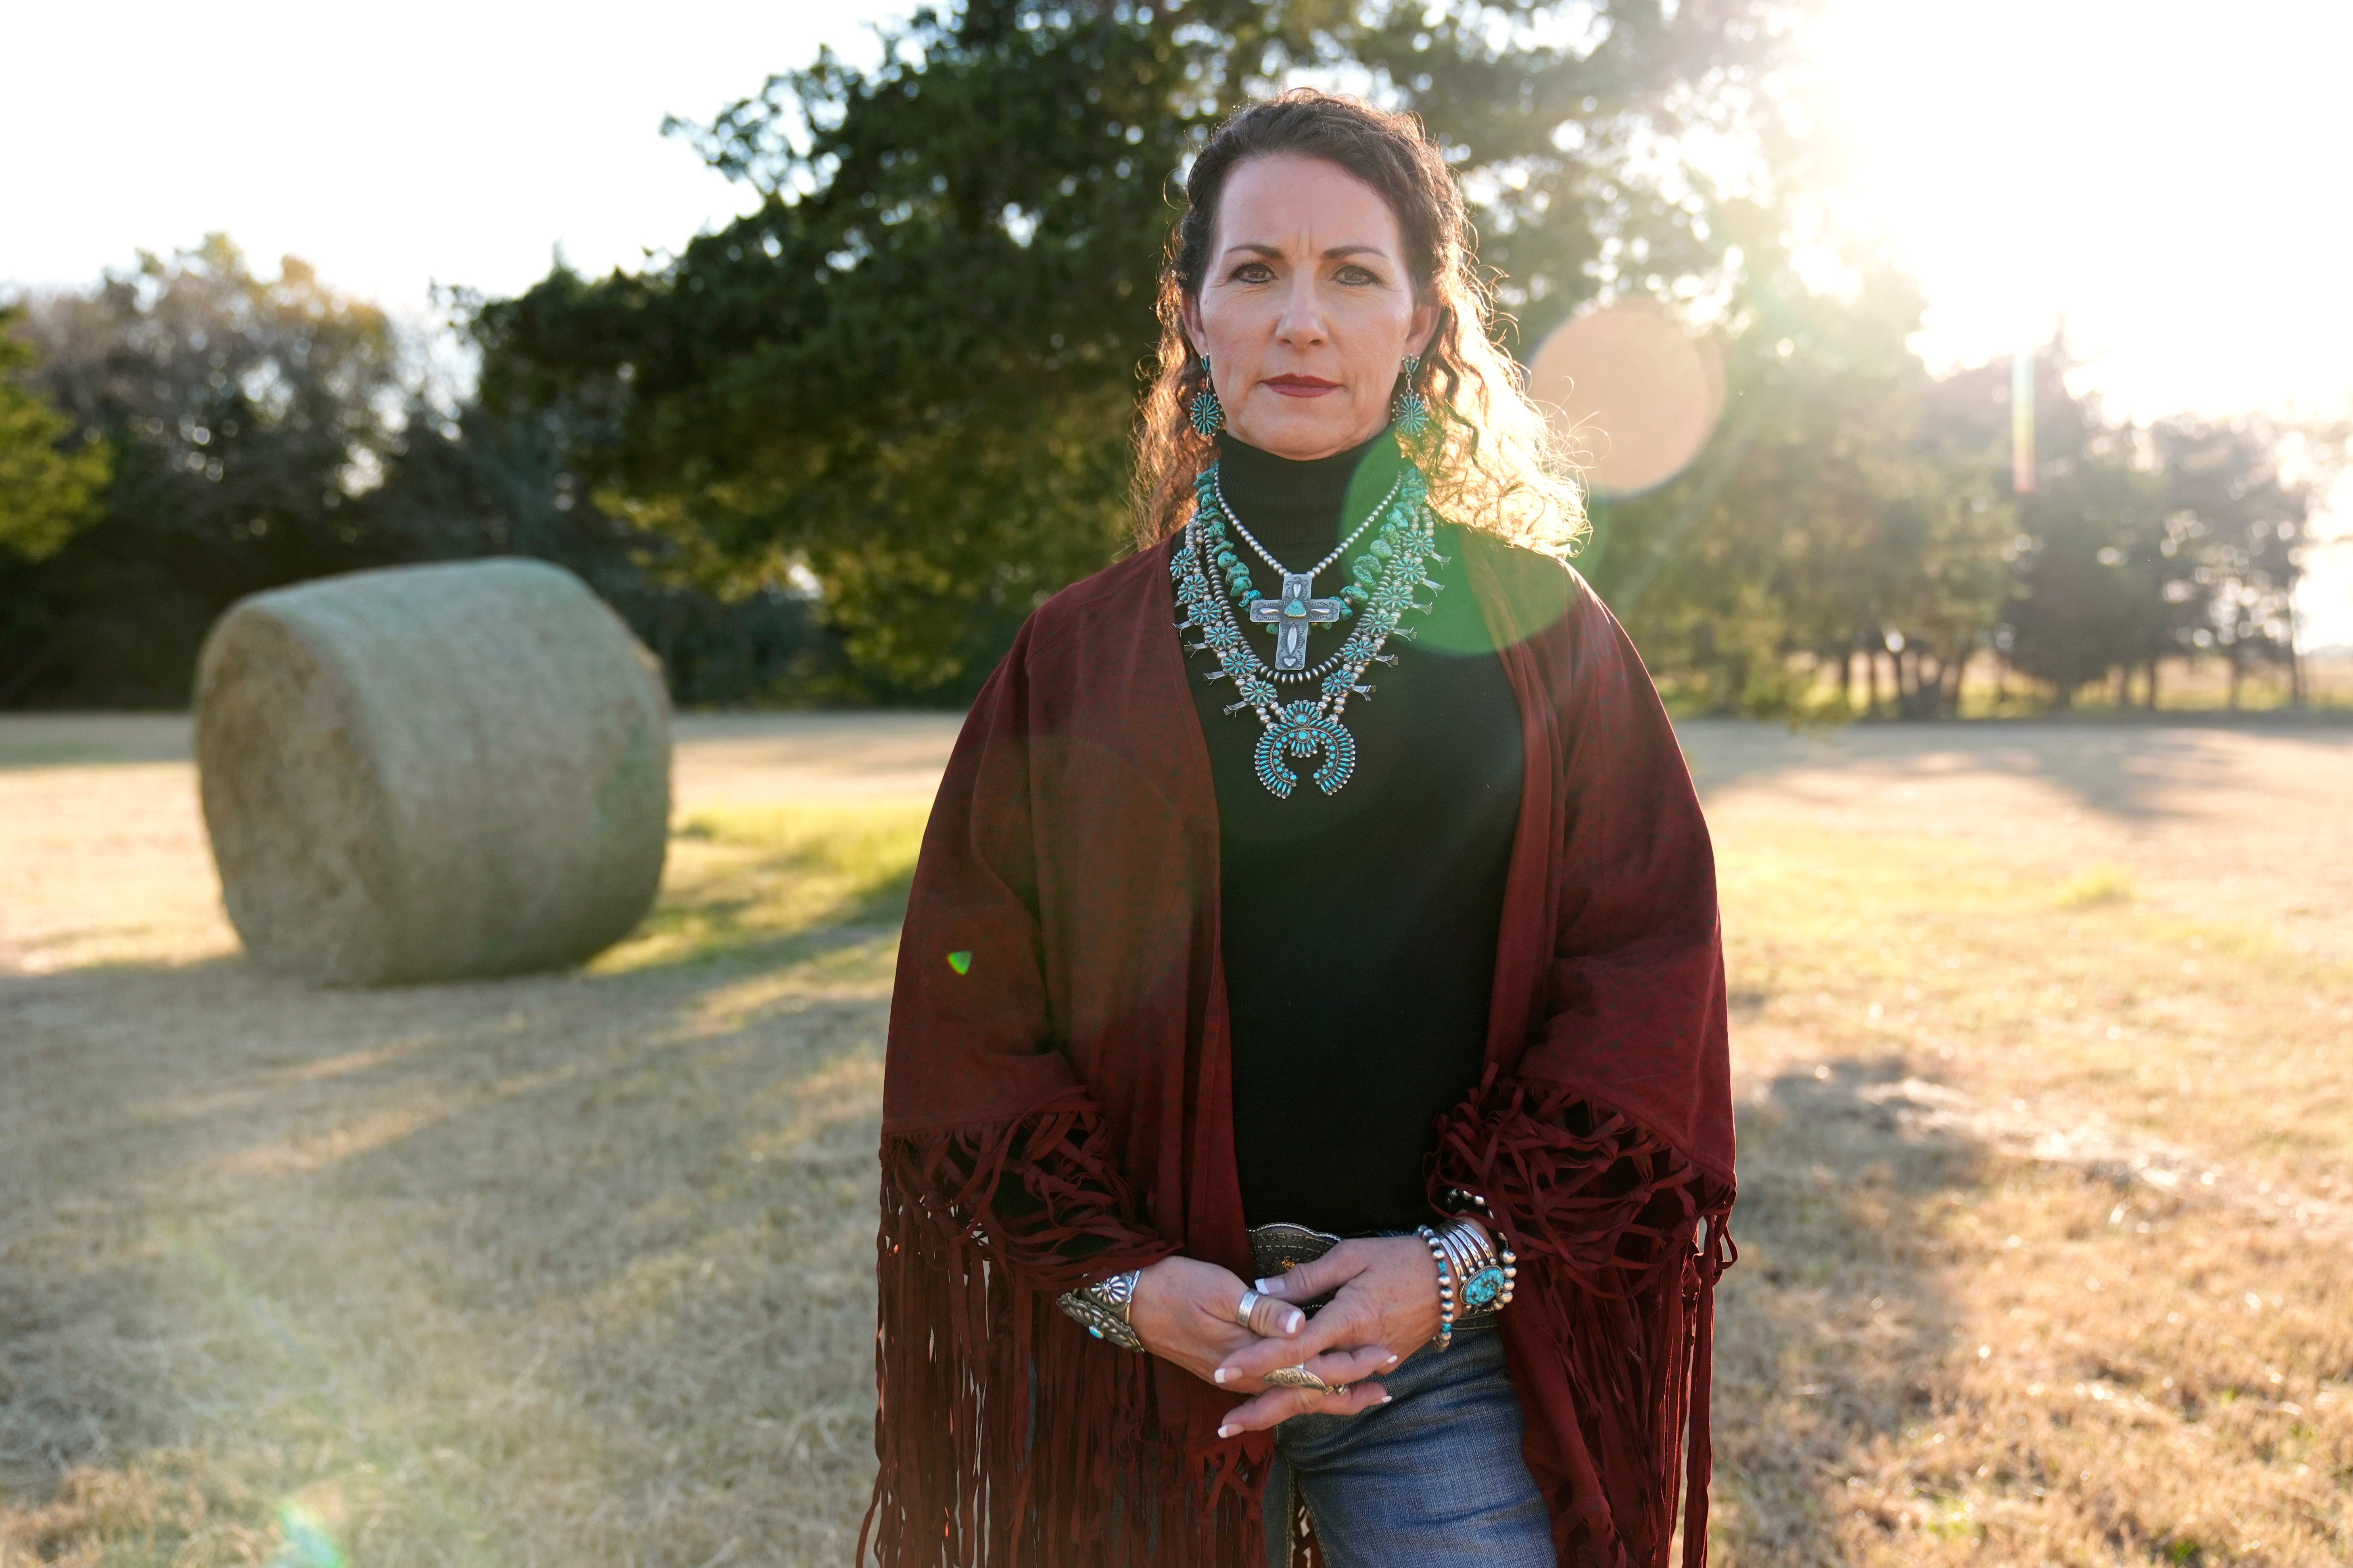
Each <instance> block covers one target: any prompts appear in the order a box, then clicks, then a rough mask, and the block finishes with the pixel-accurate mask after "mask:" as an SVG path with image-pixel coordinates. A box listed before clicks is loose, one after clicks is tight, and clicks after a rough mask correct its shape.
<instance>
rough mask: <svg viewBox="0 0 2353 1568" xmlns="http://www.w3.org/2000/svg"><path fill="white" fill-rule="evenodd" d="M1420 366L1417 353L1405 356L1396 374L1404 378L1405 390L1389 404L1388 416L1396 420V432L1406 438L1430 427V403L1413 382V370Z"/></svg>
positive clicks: (1409, 438) (1410, 437) (1417, 434)
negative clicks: (1401, 368)
mask: <svg viewBox="0 0 2353 1568" xmlns="http://www.w3.org/2000/svg"><path fill="white" fill-rule="evenodd" d="M1420 368H1421V356H1420V355H1419V354H1408V355H1406V356H1405V367H1404V369H1403V370H1401V371H1400V372H1399V373H1398V374H1400V375H1402V376H1403V377H1404V378H1405V390H1404V391H1402V392H1400V393H1398V395H1397V401H1396V402H1395V403H1392V404H1390V405H1389V417H1390V418H1391V419H1393V420H1395V421H1396V422H1397V427H1398V435H1400V436H1403V437H1406V438H1407V439H1408V440H1411V439H1413V438H1414V437H1417V436H1419V435H1420V434H1421V433H1422V432H1423V431H1424V430H1427V429H1429V428H1430V405H1429V403H1428V402H1427V401H1425V400H1424V399H1423V397H1422V395H1421V394H1420V393H1419V391H1417V390H1415V388H1414V384H1413V374H1414V372H1416V371H1418V370H1419V369H1420Z"/></svg>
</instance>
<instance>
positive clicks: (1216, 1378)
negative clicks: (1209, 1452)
mask: <svg viewBox="0 0 2353 1568" xmlns="http://www.w3.org/2000/svg"><path fill="white" fill-rule="evenodd" d="M1233 1374H1234V1369H1233V1368H1232V1367H1229V1366H1221V1367H1219V1369H1218V1370H1217V1371H1215V1372H1213V1373H1210V1374H1209V1381H1210V1382H1211V1383H1223V1382H1225V1381H1226V1379H1228V1378H1229V1377H1231V1376H1233ZM1224 1435H1225V1434H1223V1433H1219V1436H1224Z"/></svg>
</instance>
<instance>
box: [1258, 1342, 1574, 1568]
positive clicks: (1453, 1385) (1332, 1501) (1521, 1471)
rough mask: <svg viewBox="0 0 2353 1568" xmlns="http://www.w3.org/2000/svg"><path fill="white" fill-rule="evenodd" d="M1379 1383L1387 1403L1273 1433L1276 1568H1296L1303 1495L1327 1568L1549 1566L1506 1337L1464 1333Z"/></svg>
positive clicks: (1547, 1537)
mask: <svg viewBox="0 0 2353 1568" xmlns="http://www.w3.org/2000/svg"><path fill="white" fill-rule="evenodd" d="M1380 1383H1381V1386H1382V1387H1384V1388H1386V1389H1388V1393H1389V1402H1388V1404H1387V1405H1377V1406H1375V1407H1374V1408H1372V1409H1370V1410H1367V1411H1366V1412H1365V1413H1364V1414H1363V1415H1294V1416H1293V1417H1292V1418H1291V1419H1290V1420H1288V1421H1286V1422H1284V1423H1283V1424H1282V1426H1278V1427H1276V1428H1275V1429H1274V1433H1275V1450H1276V1454H1277V1460H1276V1463H1275V1466H1274V1469H1273V1472H1272V1474H1271V1476H1269V1478H1268V1481H1267V1489H1266V1521H1267V1531H1266V1535H1267V1542H1266V1545H1267V1563H1268V1565H1269V1568H1289V1563H1290V1561H1291V1553H1290V1546H1291V1541H1290V1533H1291V1519H1292V1510H1291V1508H1290V1506H1288V1505H1289V1502H1290V1500H1291V1499H1292V1497H1293V1489H1294V1488H1295V1489H1296V1496H1297V1498H1298V1499H1299V1500H1302V1501H1303V1502H1304V1503H1305V1504H1306V1508H1307V1513H1308V1517H1309V1518H1310V1519H1311V1520H1313V1521H1314V1528H1315V1538H1316V1540H1317V1541H1318V1542H1321V1543H1322V1546H1323V1549H1324V1563H1327V1564H1328V1565H1329V1568H1440V1565H1441V1564H1442V1565H1443V1568H1465V1564H1476V1565H1477V1568H1554V1559H1553V1552H1552V1525H1551V1522H1550V1519H1549V1517H1548V1516H1547V1514H1546V1511H1545V1505H1544V1498H1543V1496H1542V1495H1541V1494H1540V1493H1538V1492H1537V1490H1536V1483H1535V1479H1533V1478H1532V1477H1530V1476H1529V1474H1528V1466H1527V1461H1526V1460H1525V1459H1523V1458H1521V1457H1520V1427H1521V1415H1520V1396H1519V1393H1518V1391H1517V1390H1516V1389H1514V1387H1513V1386H1512V1380H1511V1378H1510V1376H1509V1375H1508V1374H1507V1373H1505V1371H1504V1336H1503V1335H1502V1334H1500V1333H1498V1332H1496V1331H1495V1329H1494V1328H1493V1325H1492V1324H1487V1325H1481V1326H1479V1327H1475V1328H1471V1329H1466V1330H1463V1331H1459V1332H1457V1333H1456V1334H1455V1336H1454V1348H1453V1349H1452V1350H1451V1351H1448V1352H1445V1353H1444V1354H1442V1355H1441V1354H1440V1353H1439V1352H1438V1351H1437V1350H1435V1349H1432V1348H1425V1349H1422V1350H1419V1351H1416V1352H1414V1353H1413V1354H1412V1355H1410V1356H1408V1357H1407V1358H1406V1359H1405V1361H1404V1362H1402V1363H1399V1365H1398V1369H1397V1370H1396V1371H1395V1372H1392V1373H1388V1374H1387V1375H1385V1376H1384V1377H1382V1378H1381V1380H1380Z"/></svg>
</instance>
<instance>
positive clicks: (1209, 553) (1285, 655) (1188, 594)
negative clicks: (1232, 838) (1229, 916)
mask: <svg viewBox="0 0 2353 1568" xmlns="http://www.w3.org/2000/svg"><path fill="white" fill-rule="evenodd" d="M1193 495H1194V501H1195V504H1194V508H1193V515H1192V517H1191V518H1190V519H1189V520H1188V521H1187V522H1186V524H1185V532H1184V536H1183V538H1182V539H1181V540H1180V541H1179V542H1178V544H1177V548H1176V552H1175V554H1174V555H1173V556H1171V557H1170V560H1169V568H1168V569H1169V575H1170V576H1171V577H1173V578H1174V579H1175V580H1176V603H1177V605H1179V607H1181V608H1182V609H1183V610H1184V612H1185V618H1184V619H1183V620H1180V621H1178V622H1177V623H1176V626H1177V629H1178V630H1180V631H1185V630H1192V631H1198V632H1199V633H1200V634H1201V640H1200V641H1199V642H1197V643H1187V644H1186V645H1185V651H1186V652H1187V654H1195V653H1200V652H1202V651H1204V650H1207V651H1208V652H1210V653H1214V654H1216V655H1217V656H1218V668H1215V669H1213V670H1210V671H1208V673H1206V674H1204V675H1203V676H1202V678H1201V679H1204V680H1218V679H1229V680H1231V681H1232V682H1233V683H1234V687H1235V689H1236V691H1237V692H1238V693H1239V694H1240V698H1241V700H1240V701H1239V702H1235V703H1232V704H1229V706H1228V707H1227V709H1226V711H1227V712H1228V713H1239V712H1240V711H1241V710H1243V709H1245V708H1247V709H1249V710H1250V711H1251V712H1253V713H1255V714H1256V715H1257V716H1258V721H1259V723H1260V724H1261V725H1262V726H1264V732H1263V733H1261V735H1260V736H1259V738H1258V751H1257V754H1256V758H1255V760H1256V762H1257V764H1258V778H1259V782H1260V783H1261V784H1264V785H1265V786H1266V787H1267V789H1268V790H1269V792H1271V794H1272V795H1274V796H1275V798H1276V799H1278V800H1289V799H1290V798H1291V792H1292V791H1293V789H1295V788H1296V787H1298V784H1299V779H1298V775H1297V774H1295V773H1293V772H1292V771H1291V769H1290V768H1289V767H1288V766H1287V765H1286V764H1285V763H1283V761H1282V758H1283V757H1284V756H1285V755H1289V756H1293V757H1301V758H1305V757H1314V756H1318V755H1320V756H1321V757H1322V758H1323V761H1322V762H1321V763H1319V764H1318V765H1317V767H1316V769H1315V773H1314V778H1315V784H1316V787H1317V788H1319V789H1321V790H1322V791H1323V792H1324V794H1325V795H1335V794H1337V793H1338V792H1339V789H1340V787H1341V786H1342V785H1343V784H1346V783H1347V782H1348V780H1349V778H1350V777H1351V776H1352V775H1353V774H1354V773H1356V736H1354V735H1352V734H1350V733H1349V732H1348V727H1347V726H1346V725H1345V724H1343V723H1342V722H1341V721H1340V716H1341V714H1342V713H1343V712H1345V710H1346V709H1347V706H1348V699H1350V698H1351V697H1355V696H1358V695H1365V696H1370V695H1371V693H1372V690H1373V689H1372V688H1371V687H1369V686H1366V685H1364V684H1362V681H1363V678H1364V673H1365V670H1366V667H1368V666H1370V665H1373V664H1376V663H1379V664H1395V663H1396V662H1397V655H1395V654H1393V653H1385V652H1383V651H1382V650H1383V649H1384V648H1386V647H1388V640H1389V638H1391V637H1404V638H1405V639H1407V640H1408V641H1411V640H1412V638H1413V635H1414V634H1413V628H1411V627H1409V626H1404V625H1401V624H1400V623H1401V622H1402V621H1403V620H1404V618H1405V616H1406V615H1407V614H1408V613H1409V612H1419V613H1420V614H1423V615H1427V614H1429V613H1430V605H1426V604H1423V603H1421V602H1420V601H1419V600H1418V599H1417V598H1416V597H1415V596H1414V595H1416V594H1417V593H1419V591H1420V590H1421V589H1423V588H1428V589H1429V590H1430V592H1431V594H1433V595H1435V594H1437V593H1438V592H1439V588H1440V584H1439V582H1438V580H1437V579H1436V578H1435V577H1432V576H1430V566H1431V565H1432V564H1433V563H1440V562H1443V561H1445V560H1446V559H1447V557H1445V556H1443V555H1440V553H1439V552H1438V514H1437V513H1436V512H1434V511H1432V510H1430V486H1429V484H1428V482H1427V481H1426V480H1425V479H1423V478H1422V475H1421V470H1420V469H1419V468H1416V467H1414V465H1413V464H1412V463H1411V462H1410V461H1408V462H1406V463H1405V464H1403V466H1402V467H1401V468H1400V469H1399V471H1398V480H1397V483H1396V484H1395V485H1393V486H1391V487H1390V489H1389V493H1388V496H1387V497H1386V498H1385V499H1384V500H1382V502H1381V504H1380V505H1378V506H1377V507H1375V508H1374V509H1373V510H1372V511H1371V512H1370V513H1368V514H1367V515H1366V518H1365V521H1363V522H1361V523H1359V524H1357V525H1356V529H1355V530H1354V531H1352V532H1350V533H1349V534H1348V535H1347V537H1346V538H1345V539H1343V540H1342V541H1341V542H1340V544H1339V546H1338V548H1336V549H1335V550H1334V551H1333V552H1332V553H1331V554H1329V555H1327V556H1325V557H1324V559H1323V560H1322V561H1320V562H1318V563H1315V564H1314V566H1311V567H1309V568H1308V569H1307V570H1306V571H1304V572H1294V571H1293V570H1292V569H1291V568H1289V567H1288V566H1285V565H1284V564H1283V563H1282V562H1280V561H1277V560H1276V559H1275V558H1274V556H1273V554H1272V553H1271V552H1269V551H1268V550H1267V548H1266V546H1264V545H1263V544H1261V543H1260V542H1258V540H1257V539H1256V538H1255V537H1253V536H1252V535H1251V533H1250V530H1249V529H1247V528H1245V527H1243V526H1242V521H1241V519H1240V517H1237V516H1236V515H1235V514H1234V511H1233V509H1232V508H1231V507H1229V506H1228V505H1227V504H1226V498H1225V493H1224V491H1223V490H1222V489H1220V488H1219V483H1218V466H1217V465H1216V464H1215V463H1212V464H1210V465H1209V466H1208V468H1205V469H1203V470H1202V471H1201V476H1200V478H1198V479H1196V480H1194V481H1193ZM1376 523H1377V524H1378V525H1379V526H1378V529H1377V531H1375V532H1374V533H1373V539H1372V542H1371V543H1370V544H1368V545H1366V548H1365V551H1364V553H1362V554H1361V555H1358V556H1357V557H1356V559H1355V560H1354V561H1353V562H1351V563H1349V567H1348V574H1349V577H1350V578H1351V581H1350V582H1349V584H1347V585H1346V586H1345V587H1344V588H1342V589H1341V590H1340V592H1339V594H1338V595H1337V596H1335V597H1333V598H1328V599H1319V598H1317V597H1315V593H1314V589H1315V578H1316V577H1317V575H1318V574H1321V573H1323V572H1324V571H1325V570H1327V569H1329V568H1330V567H1331V566H1333V565H1335V563H1337V562H1338V561H1339V559H1340V557H1341V556H1343V555H1344V554H1345V553H1346V552H1347V551H1348V549H1349V548H1350V546H1352V545H1354V544H1355V543H1356V542H1357V541H1358V540H1359V539H1361V538H1363V537H1364V536H1365V533H1366V531H1367V530H1369V529H1373V528H1374V525H1375V524H1376ZM1237 540H1239V541H1240V543H1242V544H1245V545H1247V546H1248V547H1249V548H1250V551H1251V552H1253V553H1254V554H1256V555H1257V556H1258V557H1259V559H1260V560H1261V561H1264V562H1265V563H1267V564H1268V565H1270V566H1271V567H1273V568H1274V570H1275V571H1276V573H1277V574H1280V575H1281V577H1282V593H1280V594H1279V595H1273V596H1271V597H1270V596H1269V595H1263V594H1261V593H1260V592H1259V591H1258V590H1257V589H1256V588H1255V587H1253V586H1251V584H1250V567H1249V565H1248V564H1247V563H1244V562H1243V560H1242V558H1241V554H1240V551H1239V550H1237V549H1236V548H1235V544H1236V542H1237ZM1221 589H1222V591H1221ZM1237 611H1240V613H1241V614H1242V615H1246V616H1249V617H1250V621H1251V622H1252V623H1253V624H1256V625H1260V626H1272V627H1274V629H1275V657H1274V662H1273V663H1272V664H1271V665H1270V664H1268V663H1267V661H1266V660H1265V659H1263V658H1260V657H1259V653H1258V650H1257V649H1256V648H1254V647H1251V646H1250V639H1249V638H1248V637H1245V636H1244V635H1243V633H1242V623H1241V621H1240V619H1239V618H1238V616H1236V612H1237ZM1350 619H1354V620H1355V621H1356V625H1355V626H1353V627H1351V628H1350V630H1349V632H1348V636H1347V638H1346V640H1345V641H1344V642H1343V643H1342V644H1341V645H1340V647H1339V649H1338V651H1337V652H1335V653H1334V654H1332V655H1331V656H1330V657H1329V658H1325V659H1324V660H1323V661H1322V662H1320V663H1318V664H1316V665H1314V666H1313V667H1310V666H1309V664H1308V662H1307V628H1308V627H1309V626H1331V625H1334V624H1335V623H1337V622H1340V621H1345V620H1350ZM1309 682H1316V683H1318V684H1317V685H1316V688H1315V695H1314V696H1313V697H1308V696H1297V697H1287V696H1286V694H1285V692H1284V690H1283V688H1285V687H1299V686H1304V685H1306V684H1308V683H1309Z"/></svg>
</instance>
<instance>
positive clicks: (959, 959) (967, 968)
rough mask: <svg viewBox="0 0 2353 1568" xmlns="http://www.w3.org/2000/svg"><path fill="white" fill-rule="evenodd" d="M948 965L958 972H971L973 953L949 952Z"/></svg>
mask: <svg viewBox="0 0 2353 1568" xmlns="http://www.w3.org/2000/svg"><path fill="white" fill-rule="evenodd" d="M948 967H949V968H950V969H953V970H955V972H956V973H958V974H970V973H972V954H971V953H969V952H952V953H949V954H948Z"/></svg>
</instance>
